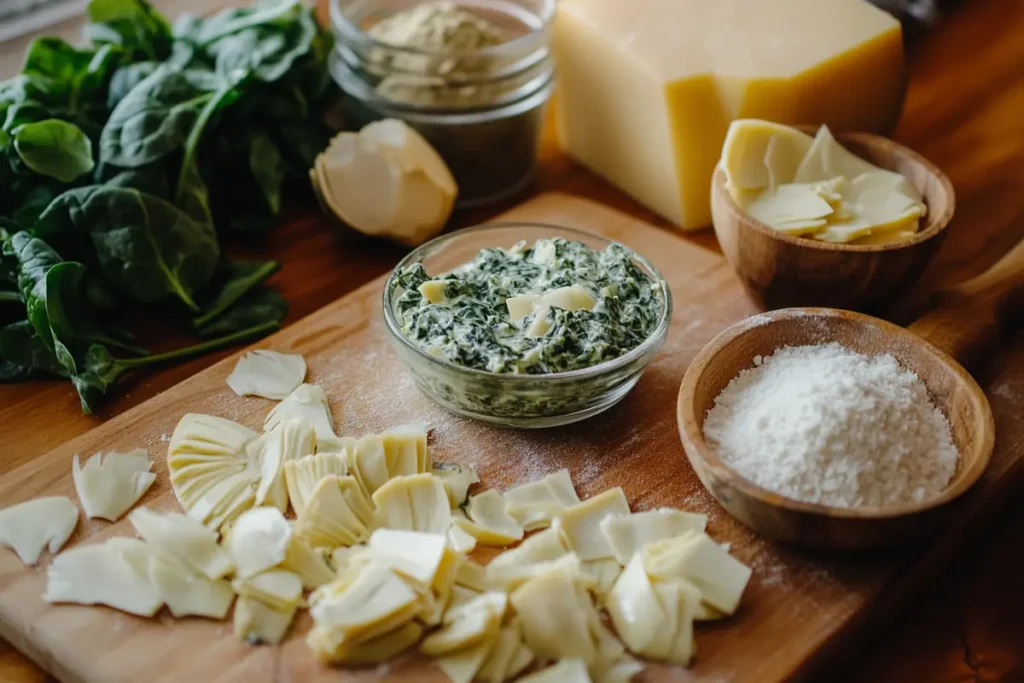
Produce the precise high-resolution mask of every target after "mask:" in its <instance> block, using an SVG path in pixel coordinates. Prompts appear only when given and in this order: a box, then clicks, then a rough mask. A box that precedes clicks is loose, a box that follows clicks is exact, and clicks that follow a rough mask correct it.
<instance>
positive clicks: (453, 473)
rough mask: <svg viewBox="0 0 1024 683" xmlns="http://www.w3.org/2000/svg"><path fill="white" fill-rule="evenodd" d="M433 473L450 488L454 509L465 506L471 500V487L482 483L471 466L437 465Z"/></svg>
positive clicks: (449, 492)
mask: <svg viewBox="0 0 1024 683" xmlns="http://www.w3.org/2000/svg"><path fill="white" fill-rule="evenodd" d="M432 472H433V475H434V476H435V477H437V478H439V479H440V480H441V481H443V482H444V485H445V486H447V487H448V495H449V496H450V497H451V503H452V507H453V508H457V507H462V506H463V505H465V504H466V501H467V500H469V487H470V486H472V485H473V484H476V483H477V482H479V481H480V475H479V474H477V472H476V470H475V469H473V468H472V467H470V466H469V465H450V464H447V463H437V464H435V465H434V469H433V470H432Z"/></svg>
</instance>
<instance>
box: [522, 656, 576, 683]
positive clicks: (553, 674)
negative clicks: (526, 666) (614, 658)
mask: <svg viewBox="0 0 1024 683" xmlns="http://www.w3.org/2000/svg"><path fill="white" fill-rule="evenodd" d="M519 682H520V683H590V674H588V673H587V664H586V662H584V661H583V660H582V659H562V660H560V661H558V662H556V663H555V664H553V665H552V666H549V667H547V668H546V669H541V670H540V671H537V672H534V673H532V674H529V675H527V676H523V677H522V678H520V679H519Z"/></svg>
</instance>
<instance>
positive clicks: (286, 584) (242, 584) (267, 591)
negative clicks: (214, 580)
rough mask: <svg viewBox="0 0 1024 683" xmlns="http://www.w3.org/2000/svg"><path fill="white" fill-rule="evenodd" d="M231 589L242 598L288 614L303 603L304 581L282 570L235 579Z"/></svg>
mask: <svg viewBox="0 0 1024 683" xmlns="http://www.w3.org/2000/svg"><path fill="white" fill-rule="evenodd" d="M231 587H232V588H233V589H234V591H235V592H236V593H238V594H239V595H241V596H244V597H247V598H252V599H253V600H259V601H260V602H262V603H263V604H265V605H267V606H268V607H271V608H273V609H275V610H277V611H279V612H287V611H289V610H292V609H294V608H296V607H298V606H299V605H300V604H301V603H302V579H300V578H299V576H298V575H297V574H294V573H292V572H289V571H284V570H281V569H273V570H270V571H266V572H263V573H262V574H257V575H256V576H250V577H249V578H246V579H235V580H234V581H232V582H231Z"/></svg>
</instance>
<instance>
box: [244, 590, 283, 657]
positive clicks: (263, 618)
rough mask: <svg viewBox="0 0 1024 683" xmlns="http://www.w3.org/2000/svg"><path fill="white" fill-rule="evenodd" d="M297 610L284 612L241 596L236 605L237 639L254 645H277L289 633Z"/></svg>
mask: <svg viewBox="0 0 1024 683" xmlns="http://www.w3.org/2000/svg"><path fill="white" fill-rule="evenodd" d="M295 609H296V608H292V609H291V610H287V611H283V612H282V611H280V610H276V609H273V608H272V607H270V606H269V605H265V604H263V603H262V602H260V601H259V600H255V599H253V598H248V597H245V596H239V598H238V600H237V602H236V603H235V621H234V629H235V637H236V638H238V639H239V640H244V641H246V642H248V643H251V644H253V645H257V644H263V645H277V644H278V643H280V642H281V640H282V639H284V636H285V634H286V633H287V632H288V627H289V626H290V625H291V623H292V619H294V617H295Z"/></svg>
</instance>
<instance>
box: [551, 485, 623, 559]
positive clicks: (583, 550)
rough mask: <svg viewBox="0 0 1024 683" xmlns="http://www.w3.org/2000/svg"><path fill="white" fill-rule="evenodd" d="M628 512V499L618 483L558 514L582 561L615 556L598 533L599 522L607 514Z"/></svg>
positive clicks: (573, 548) (603, 536)
mask: <svg viewBox="0 0 1024 683" xmlns="http://www.w3.org/2000/svg"><path fill="white" fill-rule="evenodd" d="M628 515H629V503H628V502H626V494H625V493H623V492H622V489H621V488H620V487H616V488H613V489H608V490H607V491H604V492H603V493H600V494H598V495H596V496H594V497H592V498H588V499H587V500H585V501H583V502H582V503H578V504H577V505H574V506H572V507H570V508H567V509H566V510H565V511H564V512H563V513H562V515H561V517H560V520H561V525H562V533H563V534H564V535H565V540H566V544H567V545H568V547H569V549H570V550H573V551H575V552H576V554H577V555H579V558H580V559H581V560H583V561H587V560H600V559H602V558H605V557H615V551H614V550H613V549H612V546H611V544H610V543H609V542H608V539H607V538H605V535H604V534H603V533H601V522H602V521H603V520H604V519H605V518H606V517H626V516H628Z"/></svg>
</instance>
